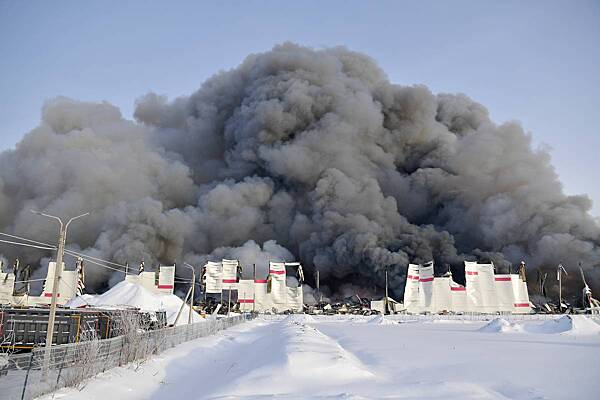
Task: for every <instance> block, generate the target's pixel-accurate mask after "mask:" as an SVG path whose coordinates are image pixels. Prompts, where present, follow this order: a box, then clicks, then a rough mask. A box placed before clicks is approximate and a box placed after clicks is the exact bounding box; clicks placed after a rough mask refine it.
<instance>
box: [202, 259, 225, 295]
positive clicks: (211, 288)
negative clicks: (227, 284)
mask: <svg viewBox="0 0 600 400" xmlns="http://www.w3.org/2000/svg"><path fill="white" fill-rule="evenodd" d="M204 268H205V270H206V274H205V280H206V281H205V284H206V293H222V291H223V265H222V264H221V263H220V262H214V261H209V262H207V263H206V265H205V266H204Z"/></svg>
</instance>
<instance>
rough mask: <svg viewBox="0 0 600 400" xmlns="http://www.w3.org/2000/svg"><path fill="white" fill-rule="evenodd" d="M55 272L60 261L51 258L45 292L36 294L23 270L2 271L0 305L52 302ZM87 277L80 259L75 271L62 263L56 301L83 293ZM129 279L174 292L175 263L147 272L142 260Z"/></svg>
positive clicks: (153, 289)
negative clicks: (57, 262) (31, 289)
mask: <svg viewBox="0 0 600 400" xmlns="http://www.w3.org/2000/svg"><path fill="white" fill-rule="evenodd" d="M15 265H18V263H15ZM55 274H56V263H55V262H54V261H51V262H49V263H48V272H47V273H46V279H45V280H44V286H43V290H42V293H41V294H40V295H39V296H33V295H31V294H30V293H29V282H30V280H28V279H26V278H24V277H23V274H22V273H21V270H19V269H16V270H15V269H13V270H12V271H2V272H0V304H6V305H11V306H18V307H27V306H29V307H33V306H47V305H49V304H50V302H51V300H52V286H53V284H54V275H55ZM84 279H85V278H84V267H83V263H82V262H80V260H78V262H77V265H76V269H75V270H67V269H66V268H65V263H62V266H61V270H60V279H59V281H58V291H57V294H56V304H57V305H59V306H64V305H65V304H67V303H68V302H69V301H70V300H72V299H74V298H75V297H76V296H78V295H81V294H82V291H83V288H85V283H84ZM125 280H126V281H127V282H130V283H136V284H138V285H141V286H143V287H144V288H146V289H148V290H150V291H151V292H153V293H160V294H173V289H174V287H175V265H168V266H167V265H161V266H158V267H157V269H156V271H145V270H144V268H143V263H142V264H141V265H140V270H139V272H138V273H137V274H129V273H128V271H125Z"/></svg>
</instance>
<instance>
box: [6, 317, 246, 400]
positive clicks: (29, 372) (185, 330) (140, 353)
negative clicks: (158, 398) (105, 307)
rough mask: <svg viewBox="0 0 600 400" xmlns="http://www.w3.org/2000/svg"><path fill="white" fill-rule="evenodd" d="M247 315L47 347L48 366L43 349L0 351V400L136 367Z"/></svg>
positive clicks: (236, 322) (28, 396)
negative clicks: (123, 366) (109, 371)
mask: <svg viewBox="0 0 600 400" xmlns="http://www.w3.org/2000/svg"><path fill="white" fill-rule="evenodd" d="M250 318H252V317H251V316H250V315H238V316H233V317H227V318H220V319H209V320H206V321H203V322H198V323H194V324H190V325H181V326H177V327H171V328H164V329H159V330H154V331H147V332H134V333H133V334H125V335H123V336H118V337H115V338H112V339H105V340H98V339H94V340H89V341H83V342H79V343H73V344H66V345H59V346H53V347H52V352H51V356H50V358H49V365H48V368H44V349H43V348H38V349H34V350H32V351H31V352H30V353H25V354H12V355H8V354H1V353H0V398H2V399H6V400H13V399H15V400H18V399H21V400H23V399H33V398H35V397H38V396H41V395H43V394H46V393H50V392H52V391H55V390H57V389H59V388H62V387H65V386H77V385H78V384H80V383H81V382H83V381H84V380H85V379H88V378H90V377H92V376H94V375H96V374H98V373H100V372H103V371H105V370H107V369H110V368H113V367H117V366H121V365H125V364H131V366H132V368H138V367H139V366H140V365H141V363H143V362H144V360H146V359H147V358H148V357H149V356H151V355H152V354H159V353H161V352H163V351H165V350H166V349H169V348H171V347H174V346H177V345H178V344H181V343H184V342H187V341H190V340H193V339H197V338H200V337H204V336H209V335H212V334H214V333H216V332H218V331H220V330H223V329H226V328H229V327H231V326H233V325H237V324H239V323H241V322H244V321H246V320H247V319H250Z"/></svg>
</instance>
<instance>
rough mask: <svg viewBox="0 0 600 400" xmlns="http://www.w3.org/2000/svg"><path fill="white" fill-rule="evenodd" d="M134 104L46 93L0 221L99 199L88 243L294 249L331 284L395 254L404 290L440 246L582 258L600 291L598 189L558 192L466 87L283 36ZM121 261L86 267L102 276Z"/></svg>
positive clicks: (569, 262)
mask: <svg viewBox="0 0 600 400" xmlns="http://www.w3.org/2000/svg"><path fill="white" fill-rule="evenodd" d="M135 118H136V122H134V121H129V120H126V119H124V118H123V117H122V116H121V114H120V111H119V110H118V109H117V108H116V107H114V106H112V105H110V104H107V103H88V102H79V101H76V100H71V99H66V98H57V99H54V100H52V101H49V102H48V103H47V104H46V105H45V107H44V109H43V113H42V122H41V124H40V126H39V127H37V128H35V129H34V130H33V131H31V132H29V133H28V134H27V135H26V136H25V137H24V138H23V139H22V141H21V142H20V143H19V144H18V145H17V147H16V149H14V150H10V151H6V152H4V153H2V154H1V155H0V228H1V229H2V230H3V231H9V232H12V233H16V234H19V235H23V236H27V237H31V238H35V239H38V240H42V241H48V242H54V241H55V240H56V231H57V227H56V226H55V225H53V224H52V223H51V222H49V221H44V220H42V219H41V217H39V216H35V215H32V214H30V212H29V210H30V209H32V208H33V209H39V210H43V211H45V212H48V213H51V214H55V215H64V216H72V215H76V214H78V213H80V212H85V211H92V213H93V214H92V215H91V216H90V217H86V219H85V220H81V221H78V222H76V223H73V225H72V227H71V228H70V232H69V241H70V243H71V245H73V244H76V245H77V247H78V248H80V249H84V250H86V252H88V253H91V255H94V256H98V257H102V258H107V259H112V260H116V261H119V262H126V261H129V262H130V263H137V262H138V261H139V260H141V259H144V260H146V265H149V264H150V263H158V262H162V263H172V262H173V261H175V260H177V261H187V262H190V263H195V265H198V263H200V262H203V261H204V260H206V259H209V258H211V257H216V258H221V257H227V258H231V257H237V256H239V258H240V259H241V261H242V263H246V264H248V263H250V264H251V263H253V262H259V263H261V262H265V261H266V260H268V259H269V258H271V259H272V258H279V259H291V258H296V259H298V260H300V261H301V262H302V263H303V264H304V265H305V268H306V269H307V272H308V273H307V276H310V275H311V274H310V272H311V271H313V270H314V269H317V268H318V269H319V270H320V272H321V278H322V279H323V280H324V281H325V282H326V283H328V284H329V286H330V287H332V290H333V291H334V292H335V290H336V287H337V286H340V285H341V284H344V285H346V287H347V286H348V285H354V286H358V287H365V288H367V287H369V288H371V287H374V286H380V285H382V283H383V271H384V268H386V267H388V268H389V270H390V276H391V287H392V289H393V291H394V292H395V293H396V295H397V294H399V293H401V292H402V290H403V284H404V279H405V274H406V265H407V263H408V262H409V261H411V262H413V261H416V262H423V261H427V260H430V259H434V260H435V261H436V265H437V266H438V267H440V269H443V270H445V267H444V264H450V265H452V266H456V267H459V265H460V263H461V262H462V261H463V260H464V259H480V260H492V261H494V263H495V264H497V265H498V267H499V270H500V271H503V269H504V270H505V269H506V268H508V267H509V265H511V264H513V265H515V264H518V262H519V261H520V260H522V259H523V260H525V261H526V262H527V263H528V264H529V265H531V266H535V267H537V266H541V267H544V268H551V269H555V267H556V265H557V264H558V263H559V262H562V263H563V264H564V265H565V266H567V267H569V268H570V269H571V270H573V271H575V269H576V267H577V263H578V262H582V263H583V265H584V268H585V269H586V272H587V274H588V275H589V276H588V280H589V281H591V284H592V286H595V287H596V288H598V289H600V272H599V270H600V268H595V266H597V265H599V264H600V227H599V225H598V223H597V222H596V221H594V219H593V218H592V217H591V216H590V214H589V210H590V208H591V201H590V199H589V198H588V197H587V196H566V195H565V194H564V193H563V190H562V185H561V183H560V181H559V180H558V177H557V175H556V173H555V171H554V169H553V168H552V166H551V164H550V156H549V153H548V151H547V150H546V149H544V148H540V149H532V144H531V136H530V135H529V134H527V133H525V132H524V131H523V129H522V127H521V126H520V125H519V124H518V123H516V122H509V123H506V124H502V125H497V124H495V123H493V122H492V121H491V120H490V118H489V115H488V112H487V110H486V109H485V107H483V106H482V105H480V104H477V103H475V102H474V101H472V100H471V99H469V98H468V97H466V96H464V95H450V94H439V95H434V94H432V93H431V92H430V91H429V89H427V88H426V87H425V86H408V87H407V86H399V85H394V84H392V83H390V82H389V80H388V79H387V77H386V75H385V73H384V72H383V71H382V70H381V69H380V68H379V67H378V66H377V64H376V63H375V62H374V61H373V60H372V59H371V58H369V57H368V56H365V55H363V54H359V53H356V52H352V51H349V50H347V49H345V48H342V47H339V48H330V49H325V50H313V49H310V48H306V47H301V46H298V45H295V44H291V43H285V44H282V45H279V46H276V47H275V48H273V50H271V51H269V52H266V53H262V54H253V55H250V56H248V57H247V58H246V59H245V60H244V61H243V63H242V64H241V65H239V66H238V67H236V68H234V69H232V70H229V71H225V72H220V73H218V74H216V75H215V76H213V77H212V78H210V79H208V80H207V81H206V82H204V84H203V85H202V87H201V88H200V89H199V90H198V91H196V92H194V93H193V94H191V95H190V96H188V97H181V98H177V99H175V100H173V101H169V100H168V99H167V98H165V97H163V96H160V95H157V94H154V93H150V94H147V95H145V96H143V97H141V98H140V99H138V101H137V107H136V111H135ZM249 241H253V242H249ZM16 251H18V252H22V251H23V250H21V249H12V248H8V247H6V246H4V247H2V253H3V255H4V256H6V257H14V256H16V255H17V253H15V252H16ZM44 255H46V256H47V253H44V252H43V251H35V250H33V251H29V250H27V251H26V252H24V253H22V254H21V256H22V257H24V258H25V262H30V263H36V262H38V261H39V259H40V258H41V257H42V256H44ZM460 270H462V268H456V272H459V271H460ZM183 273H184V272H183ZM110 275H112V273H111V272H110V271H104V270H99V269H95V268H94V269H93V271H92V270H90V271H89V272H87V275H86V278H88V279H94V281H95V285H96V286H97V287H99V286H101V285H102V284H103V283H105V282H107V281H108V280H109V279H110ZM573 275H574V276H575V274H573ZM112 279H113V280H112V281H111V282H112V283H114V281H116V280H119V279H120V278H118V279H117V278H115V277H113V278H112ZM573 280H575V279H573ZM336 282H338V283H336ZM577 287H579V283H578V284H577Z"/></svg>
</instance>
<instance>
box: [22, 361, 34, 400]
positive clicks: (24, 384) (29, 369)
mask: <svg viewBox="0 0 600 400" xmlns="http://www.w3.org/2000/svg"><path fill="white" fill-rule="evenodd" d="M31 364H33V350H31V357H29V367H28V368H27V374H25V381H24V382H23V393H21V400H24V399H25V391H26V390H27V380H28V379H29V371H31Z"/></svg>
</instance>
